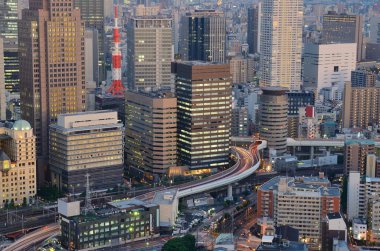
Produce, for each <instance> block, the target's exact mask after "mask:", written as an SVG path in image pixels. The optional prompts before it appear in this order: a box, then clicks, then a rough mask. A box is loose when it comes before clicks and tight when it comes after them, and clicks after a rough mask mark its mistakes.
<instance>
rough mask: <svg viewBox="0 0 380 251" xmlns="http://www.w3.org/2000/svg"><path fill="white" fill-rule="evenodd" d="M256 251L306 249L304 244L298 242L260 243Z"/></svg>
mask: <svg viewBox="0 0 380 251" xmlns="http://www.w3.org/2000/svg"><path fill="white" fill-rule="evenodd" d="M256 250H257V251H307V250H308V248H307V246H306V244H304V243H300V242H292V241H290V242H284V243H273V244H271V245H264V244H260V246H258V247H257V249H256Z"/></svg>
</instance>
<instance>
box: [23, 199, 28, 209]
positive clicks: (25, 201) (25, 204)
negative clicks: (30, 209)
mask: <svg viewBox="0 0 380 251" xmlns="http://www.w3.org/2000/svg"><path fill="white" fill-rule="evenodd" d="M27 205H28V201H27V200H26V197H24V198H23V199H22V206H23V207H26V206H27Z"/></svg>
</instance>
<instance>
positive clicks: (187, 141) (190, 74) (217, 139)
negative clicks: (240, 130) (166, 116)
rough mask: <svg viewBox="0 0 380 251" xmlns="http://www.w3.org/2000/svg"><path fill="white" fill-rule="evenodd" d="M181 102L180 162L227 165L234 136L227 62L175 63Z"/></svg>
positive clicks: (210, 167) (198, 166) (194, 166)
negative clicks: (232, 134)
mask: <svg viewBox="0 0 380 251" xmlns="http://www.w3.org/2000/svg"><path fill="white" fill-rule="evenodd" d="M172 72H173V73H174V74H176V83H175V91H176V96H177V104H178V115H177V121H178V122H177V127H178V162H179V165H187V166H189V167H190V168H191V169H206V170H208V171H215V170H216V169H217V168H218V167H223V166H227V165H228V154H229V149H230V136H231V99H232V88H231V75H230V67H229V65H228V64H222V63H208V62H203V61H185V62H178V63H173V65H172Z"/></svg>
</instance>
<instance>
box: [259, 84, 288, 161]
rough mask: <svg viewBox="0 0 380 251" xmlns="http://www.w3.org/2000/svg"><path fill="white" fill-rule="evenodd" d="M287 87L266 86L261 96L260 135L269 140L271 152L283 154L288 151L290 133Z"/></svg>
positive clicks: (278, 154)
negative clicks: (287, 141) (287, 142)
mask: <svg viewBox="0 0 380 251" xmlns="http://www.w3.org/2000/svg"><path fill="white" fill-rule="evenodd" d="M286 91H287V89H286V88H281V87H265V88H263V94H262V95H261V96H260V111H259V115H260V136H261V138H262V139H264V140H266V141H267V142H268V149H269V152H270V153H271V151H274V152H273V153H275V155H277V156H281V155H282V154H284V153H286V138H287V134H288V117H287V116H288V96H287V94H286Z"/></svg>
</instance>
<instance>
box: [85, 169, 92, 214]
mask: <svg viewBox="0 0 380 251" xmlns="http://www.w3.org/2000/svg"><path fill="white" fill-rule="evenodd" d="M85 177H86V199H85V206H84V211H85V214H87V213H88V212H90V211H93V210H94V209H93V207H92V205H91V191H90V175H89V174H88V173H86V175H85Z"/></svg>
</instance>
